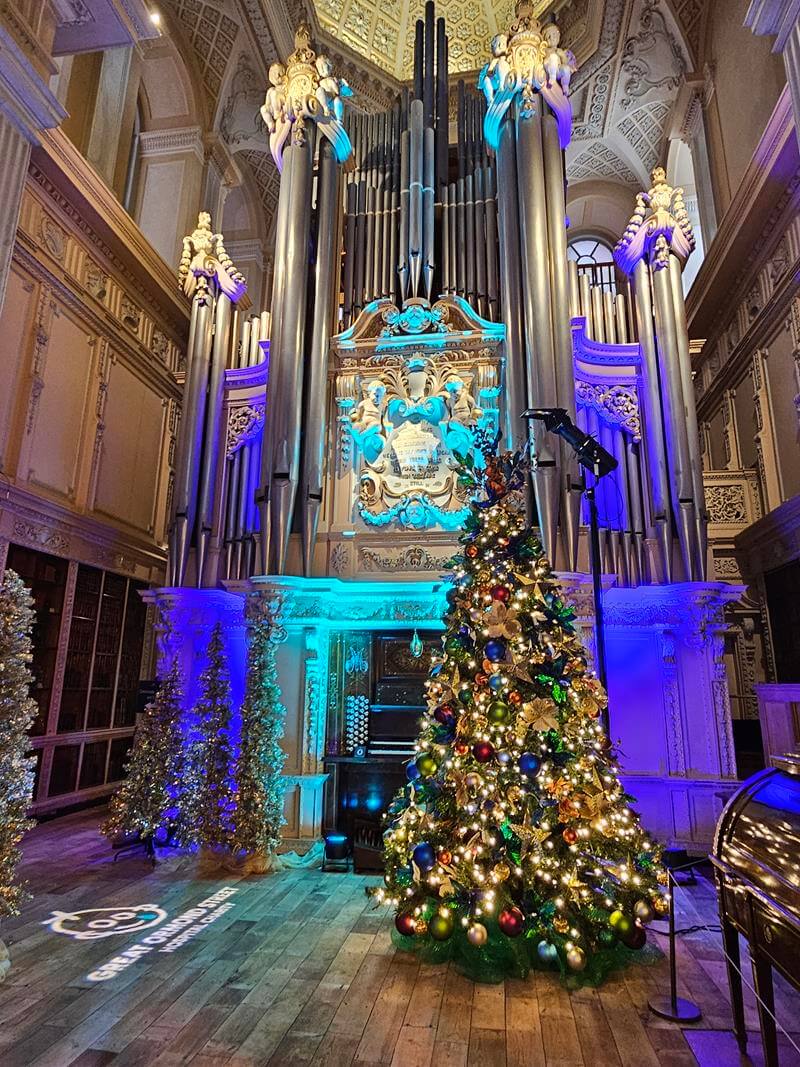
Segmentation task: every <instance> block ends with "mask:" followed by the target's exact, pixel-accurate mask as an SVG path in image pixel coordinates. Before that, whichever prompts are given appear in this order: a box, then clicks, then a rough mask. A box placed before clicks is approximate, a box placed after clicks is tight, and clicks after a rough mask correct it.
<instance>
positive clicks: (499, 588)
mask: <svg viewBox="0 0 800 1067" xmlns="http://www.w3.org/2000/svg"><path fill="white" fill-rule="evenodd" d="M510 596H511V591H510V590H509V589H506V587H505V586H504V585H494V586H492V600H500V601H502V602H503V604H505V603H506V602H507V601H508V599H509V598H510Z"/></svg>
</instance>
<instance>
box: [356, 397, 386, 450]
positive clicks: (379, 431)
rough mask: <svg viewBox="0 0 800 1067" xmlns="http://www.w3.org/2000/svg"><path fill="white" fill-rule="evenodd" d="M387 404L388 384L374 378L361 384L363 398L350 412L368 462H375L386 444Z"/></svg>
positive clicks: (357, 437)
mask: <svg viewBox="0 0 800 1067" xmlns="http://www.w3.org/2000/svg"><path fill="white" fill-rule="evenodd" d="M385 406H386V386H385V385H384V384H383V382H381V381H377V380H375V379H373V381H371V382H366V383H365V384H362V386H361V400H360V401H359V403H358V406H357V407H356V409H355V411H353V412H351V413H350V421H351V422H352V424H353V433H354V435H355V436H356V439H357V440H358V442H359V444H360V445H361V451H362V453H363V455H364V458H365V459H366V461H367V463H374V462H375V461H376V460H377V459H378V457H379V456H380V454H381V452H382V451H383V447H384V445H385V444H386V438H385V436H384V425H383V414H384V409H385Z"/></svg>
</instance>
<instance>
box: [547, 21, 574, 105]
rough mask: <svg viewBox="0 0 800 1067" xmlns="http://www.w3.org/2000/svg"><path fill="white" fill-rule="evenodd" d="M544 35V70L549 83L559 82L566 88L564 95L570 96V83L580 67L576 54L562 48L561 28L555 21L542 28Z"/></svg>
mask: <svg viewBox="0 0 800 1067" xmlns="http://www.w3.org/2000/svg"><path fill="white" fill-rule="evenodd" d="M542 37H543V38H544V40H545V43H546V46H547V52H546V54H545V57H544V70H545V76H546V78H547V85H548V86H550V85H552V84H553V82H558V83H559V84H560V85H561V88H562V89H563V90H564V95H565V96H569V83H570V80H571V78H572V75H573V74H574V73H575V71H576V70H577V69H578V65H577V63H576V61H575V56H574V55H573V54H572V52H570V51H568V50H567V49H564V48H561V47H559V46H560V43H561V30H559V28H558V26H556V24H555V22H549V23H548V24H547V25H546V26H545V27H544V29H543V30H542Z"/></svg>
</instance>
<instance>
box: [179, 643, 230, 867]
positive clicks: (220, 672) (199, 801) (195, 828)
mask: <svg viewBox="0 0 800 1067" xmlns="http://www.w3.org/2000/svg"><path fill="white" fill-rule="evenodd" d="M232 716H233V710H232V708H231V685H230V678H229V676H228V668H227V664H226V660H225V646H224V644H223V640H222V626H221V625H220V623H217V624H216V626H215V627H214V629H213V630H212V631H211V640H210V641H209V644H208V654H207V663H206V667H205V669H204V670H203V672H202V673H201V675H200V699H199V701H198V703H197V705H196V706H195V707H194V709H193V711H192V715H191V716H190V721H189V744H188V748H187V753H186V765H185V767H184V773H183V776H182V778H183V780H182V797H181V807H182V810H183V813H184V820H183V821H184V822H185V824H186V828H187V832H188V833H189V834H190V836H191V842H192V843H193V844H197V845H199V846H200V847H201V848H202V849H204V850H207V851H218V850H223V851H226V850H228V849H230V845H231V838H232V835H233V816H234V811H235V807H236V795H235V791H234V781H233V764H234V752H233V744H232V739H231V735H232V721H231V720H232Z"/></svg>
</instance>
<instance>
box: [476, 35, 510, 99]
mask: <svg viewBox="0 0 800 1067" xmlns="http://www.w3.org/2000/svg"><path fill="white" fill-rule="evenodd" d="M491 49H492V58H491V59H490V60H489V62H488V63H486V64H485V66H484V67H483V69H482V70H481V72H480V74H479V75H478V88H479V89H482V90H483V95H484V96H485V97H486V105H487V107H491V106H492V101H493V100H494V98H495V96H496V95H497V93H498V92H499V91H500V90H501V89H502V88H503V87H504V86H505V84H506V79H507V78H508V75H509V74H510V73H511V62H510V60H509V56H508V36H507V35H506V34H505V33H498V34H497V35H496V36H494V37H493V38H492V44H491Z"/></svg>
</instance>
